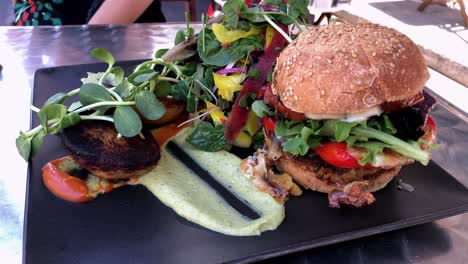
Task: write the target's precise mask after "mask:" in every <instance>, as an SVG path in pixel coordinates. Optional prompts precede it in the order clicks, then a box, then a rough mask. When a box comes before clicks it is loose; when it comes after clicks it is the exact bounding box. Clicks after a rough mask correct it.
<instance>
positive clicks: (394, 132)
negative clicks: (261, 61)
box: [242, 24, 435, 207]
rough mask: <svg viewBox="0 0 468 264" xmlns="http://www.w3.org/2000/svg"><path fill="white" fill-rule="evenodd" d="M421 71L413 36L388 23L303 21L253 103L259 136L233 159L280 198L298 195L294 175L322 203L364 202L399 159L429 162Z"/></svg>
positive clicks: (428, 104)
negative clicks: (261, 139)
mask: <svg viewBox="0 0 468 264" xmlns="http://www.w3.org/2000/svg"><path fill="white" fill-rule="evenodd" d="M428 78H429V73H428V70H427V65H426V62H425V60H424V57H423V56H422V54H421V52H420V51H419V49H418V47H417V45H416V44H414V43H413V42H412V41H411V40H410V39H409V38H408V37H406V36H405V35H403V34H401V33H399V32H398V31H396V30H394V29H390V28H387V27H383V26H379V25H375V24H356V25H351V24H338V25H329V26H320V27H314V28H310V29H308V30H307V31H306V32H304V33H301V34H300V35H299V36H298V37H297V38H296V39H295V40H294V42H292V43H291V44H290V45H289V46H288V47H286V48H285V49H284V50H283V51H282V53H281V54H280V56H279V58H278V60H277V63H276V67H275V69H274V72H273V80H272V83H271V86H270V87H268V88H267V90H266V91H265V94H264V98H263V102H262V101H257V102H255V103H254V105H253V108H254V111H256V112H257V114H258V115H260V116H261V117H262V120H263V124H264V134H265V139H266V140H265V141H266V144H265V146H264V148H263V149H262V150H259V151H257V152H256V153H255V155H254V156H252V157H250V158H248V159H247V160H245V161H244V162H243V163H242V168H243V170H244V171H246V172H248V174H249V175H250V176H251V177H253V178H254V179H255V180H254V182H255V183H256V185H257V186H259V187H260V188H262V189H264V190H265V191H268V192H270V193H271V194H272V195H273V196H275V197H277V198H279V199H281V200H284V199H286V198H287V196H288V195H289V194H293V195H296V194H299V193H300V191H298V188H297V186H296V185H295V183H298V184H299V185H301V186H302V187H304V188H306V189H311V190H314V191H318V192H323V193H327V194H328V197H329V204H330V206H332V207H339V205H340V204H349V205H353V206H357V207H360V206H363V205H367V204H370V203H372V202H374V200H375V199H374V197H373V195H372V194H371V193H372V192H375V191H377V190H379V189H381V188H383V187H385V186H386V185H387V184H388V183H389V182H390V181H391V180H392V179H393V177H395V175H397V174H398V172H399V171H400V169H401V167H402V166H404V165H406V164H409V163H412V162H414V161H416V162H420V163H422V164H427V163H428V162H429V158H430V154H429V151H430V149H431V145H432V144H433V141H434V137H435V125H434V122H433V120H432V119H431V118H430V117H429V115H428V113H429V111H430V110H431V109H432V108H433V106H434V104H435V100H434V98H432V97H431V96H430V95H429V94H427V93H425V92H424V91H423V87H424V84H425V82H426V81H427V79H428ZM259 109H260V110H259ZM285 175H287V176H290V177H291V178H292V180H293V181H288V180H287V177H286V176H285Z"/></svg>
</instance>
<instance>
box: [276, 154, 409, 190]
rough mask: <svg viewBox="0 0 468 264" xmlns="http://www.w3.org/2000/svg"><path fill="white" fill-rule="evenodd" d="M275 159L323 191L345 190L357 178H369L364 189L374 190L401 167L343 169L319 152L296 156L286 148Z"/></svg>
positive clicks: (299, 179)
mask: <svg viewBox="0 0 468 264" xmlns="http://www.w3.org/2000/svg"><path fill="white" fill-rule="evenodd" d="M275 163H276V166H277V167H278V168H279V169H280V170H282V171H284V172H286V173H288V174H289V175H290V176H291V177H292V178H293V179H294V181H296V182H298V183H299V184H300V185H302V186H303V187H305V188H308V189H312V190H314V191H319V192H324V193H330V192H332V191H334V190H342V189H343V188H344V186H346V185H348V184H350V183H352V182H356V181H366V182H367V185H366V186H365V187H364V189H362V191H363V192H374V191H377V190H379V189H381V188H383V187H385V186H386V185H387V183H389V182H390V181H391V180H392V179H393V177H394V176H395V175H396V174H398V172H399V171H400V169H401V166H396V167H393V168H386V169H383V168H358V169H343V168H337V167H334V166H332V165H330V164H328V163H326V162H325V161H323V160H322V159H320V157H318V156H294V155H291V154H289V153H286V152H283V153H282V155H281V156H280V157H279V158H278V159H277V160H276V162H275Z"/></svg>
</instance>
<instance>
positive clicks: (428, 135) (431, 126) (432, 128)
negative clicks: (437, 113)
mask: <svg viewBox="0 0 468 264" xmlns="http://www.w3.org/2000/svg"><path fill="white" fill-rule="evenodd" d="M423 130H424V131H425V133H424V135H423V136H422V137H421V139H422V140H424V141H426V142H427V143H422V144H421V149H422V150H428V149H429V148H430V147H431V145H432V144H433V143H434V141H435V137H436V132H437V129H436V123H435V121H434V119H433V118H432V117H431V116H428V117H427V121H426V125H424V128H423Z"/></svg>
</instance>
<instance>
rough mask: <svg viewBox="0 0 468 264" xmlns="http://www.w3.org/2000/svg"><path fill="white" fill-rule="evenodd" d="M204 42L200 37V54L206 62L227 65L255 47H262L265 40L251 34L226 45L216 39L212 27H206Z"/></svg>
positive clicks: (198, 47)
mask: <svg viewBox="0 0 468 264" xmlns="http://www.w3.org/2000/svg"><path fill="white" fill-rule="evenodd" d="M204 40H205V41H204V43H203V41H202V38H198V42H197V49H198V55H199V56H200V58H201V59H202V60H203V62H204V63H206V64H209V65H213V66H225V65H228V64H229V63H231V62H236V61H238V60H239V59H241V58H244V57H245V56H246V54H249V53H250V52H252V51H254V50H255V49H257V48H258V49H262V48H263V45H264V40H263V38H262V36H260V35H251V36H248V37H246V38H241V39H239V40H236V41H234V42H232V43H231V44H230V45H229V46H226V47H224V46H223V45H221V43H220V42H219V41H218V40H217V39H216V37H215V35H214V33H213V31H212V30H211V29H205V39H204Z"/></svg>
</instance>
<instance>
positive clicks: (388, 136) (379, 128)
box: [249, 89, 435, 207]
mask: <svg viewBox="0 0 468 264" xmlns="http://www.w3.org/2000/svg"><path fill="white" fill-rule="evenodd" d="M434 105H435V99H434V98H433V97H432V96H430V95H429V94H428V93H425V92H423V93H421V94H418V95H416V96H414V97H412V98H409V99H406V100H401V101H397V102H392V103H386V104H383V105H380V106H377V107H374V108H373V109H371V110H372V111H366V112H365V114H361V115H347V116H343V117H341V116H340V117H341V118H340V119H337V118H333V119H331V118H330V119H322V117H324V116H314V115H309V114H308V115H307V116H306V115H304V114H301V113H297V112H294V111H292V110H290V109H288V108H286V107H285V106H284V105H283V104H282V103H281V101H280V100H279V98H277V97H276V96H275V95H273V94H272V93H271V91H270V90H269V89H267V90H266V91H265V94H264V98H263V100H262V101H261V100H258V101H256V102H254V104H253V105H252V109H253V110H254V111H255V112H256V114H257V115H258V116H260V117H261V118H262V122H263V125H264V131H265V136H266V142H267V144H265V147H264V150H262V152H257V153H256V154H255V155H254V156H253V157H251V158H250V160H249V163H250V165H251V166H252V167H253V168H255V165H256V164H258V162H257V161H258V160H259V156H260V157H261V158H260V159H265V158H266V159H267V160H268V161H266V162H263V164H273V165H274V167H275V169H276V170H278V172H280V173H281V172H284V171H287V172H288V173H290V174H294V175H292V176H293V178H294V180H295V181H296V182H298V183H300V184H301V185H303V186H308V187H309V186H314V185H313V184H314V183H310V182H308V183H306V184H303V182H301V176H300V175H299V176H298V174H300V171H299V170H300V169H304V170H303V171H305V172H307V173H308V174H311V173H313V175H314V176H315V177H313V178H314V181H315V180H316V181H317V184H319V185H320V188H319V187H317V190H318V191H322V192H327V193H329V202H330V206H333V207H337V206H339V204H340V203H341V204H351V205H354V206H362V205H364V204H369V203H371V202H373V201H374V199H373V196H372V194H370V192H372V191H375V190H373V188H375V186H377V185H378V186H380V188H381V187H383V186H385V184H387V183H388V182H389V181H390V180H391V179H392V178H393V176H394V175H395V174H396V173H397V172H398V171H399V170H400V168H401V166H403V165H405V164H408V163H411V162H413V161H417V162H420V163H422V164H427V163H428V162H429V159H430V150H431V148H432V145H433V141H434V138H435V124H434V121H433V120H432V118H431V117H430V116H429V112H430V111H431V110H432V108H433V107H434ZM311 117H314V118H311ZM332 117H334V116H332ZM264 153H273V154H268V155H265V154H264ZM288 160H294V162H293V163H288ZM291 164H292V165H291ZM304 164H307V166H306V165H304ZM303 165H304V166H305V167H303V168H301V166H303ZM287 166H289V167H287ZM269 170H271V169H269V168H268V167H265V170H258V169H251V170H250V171H251V172H254V171H255V173H251V175H254V176H253V177H257V178H258V177H262V176H263V175H265V174H268V171H269ZM291 170H293V171H294V170H296V171H297V172H296V173H291ZM395 170H396V172H395ZM262 171H265V173H264V174H262V173H261V172H262ZM390 172H393V173H392V174H391V173H390ZM270 178H271V177H270ZM307 178H309V181H310V178H311V177H303V180H305V179H307ZM376 180H377V183H375V182H371V181H376ZM369 183H371V184H369ZM376 184H377V185H376ZM270 187H271V186H270ZM276 188H278V185H276ZM309 188H310V187H309ZM273 189H275V188H273ZM289 189H290V188H289ZM287 190H288V188H282V189H281V192H278V191H276V197H278V195H277V193H281V194H282V195H281V197H280V198H281V199H282V200H284V199H285V195H284V193H288V191H287ZM270 193H272V192H270ZM289 193H290V192H289ZM295 193H296V194H297V193H298V192H297V191H296V192H295ZM274 196H275V195H274Z"/></svg>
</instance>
